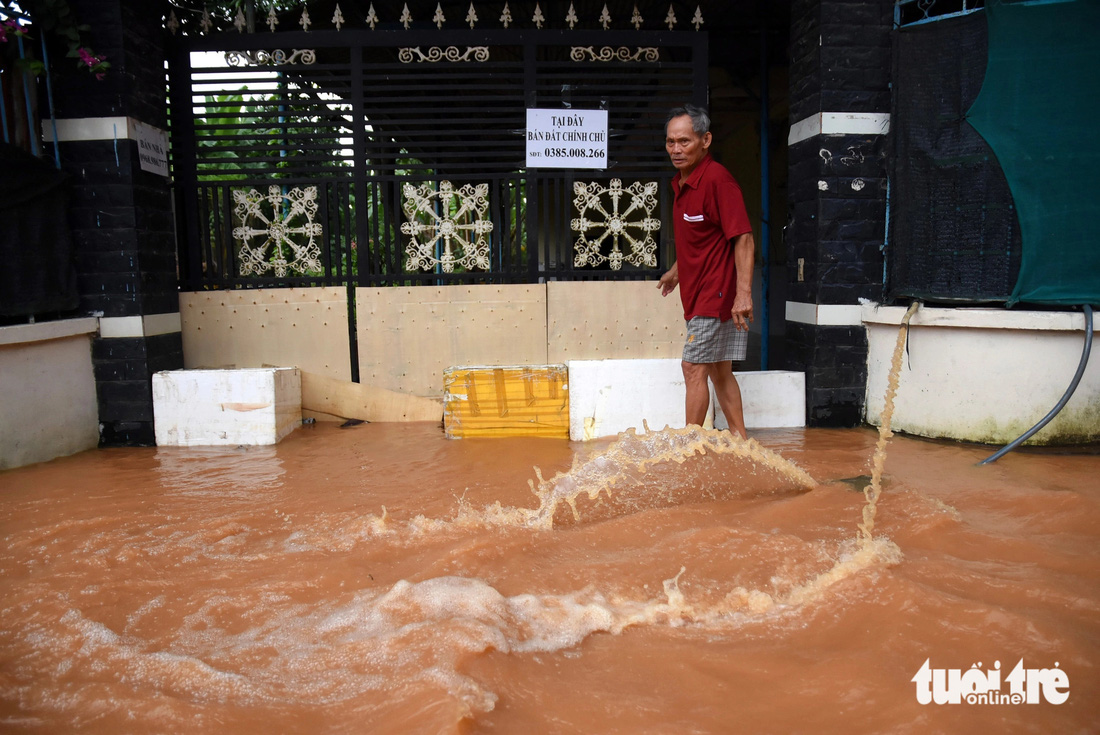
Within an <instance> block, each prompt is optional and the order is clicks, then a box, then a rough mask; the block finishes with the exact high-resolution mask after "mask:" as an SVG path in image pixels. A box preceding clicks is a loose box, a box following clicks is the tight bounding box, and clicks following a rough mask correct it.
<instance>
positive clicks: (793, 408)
mask: <svg viewBox="0 0 1100 735" xmlns="http://www.w3.org/2000/svg"><path fill="white" fill-rule="evenodd" d="M733 374H734V375H735V376H736V377H737V385H738V386H740V388H741V408H742V410H743V411H744V412H745V428H746V429H779V428H789V427H798V426H805V425H806V373H799V372H794V371H790V370H754V371H747V372H738V371H736V370H735V371H734V373H733ZM710 404H711V406H712V407H713V409H714V426H715V428H718V429H728V428H729V424H728V423H727V422H726V415H725V414H724V413H722V407H721V406H720V405H718V401H716V400H715V397H714V386H711V389H710Z"/></svg>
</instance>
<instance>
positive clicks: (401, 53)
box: [397, 46, 489, 64]
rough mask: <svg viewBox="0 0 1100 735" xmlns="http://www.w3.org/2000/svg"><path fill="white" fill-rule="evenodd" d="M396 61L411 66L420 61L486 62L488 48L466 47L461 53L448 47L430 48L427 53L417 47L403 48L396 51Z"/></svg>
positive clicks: (460, 50) (457, 49)
mask: <svg viewBox="0 0 1100 735" xmlns="http://www.w3.org/2000/svg"><path fill="white" fill-rule="evenodd" d="M397 59H398V61H400V62H401V63H402V64H411V63H413V62H421V61H428V62H436V61H470V59H473V60H474V61H488V60H489V47H488V46H467V47H466V50H465V51H463V50H462V49H460V48H458V47H457V46H448V47H447V48H442V47H441V46H432V47H430V48H429V49H428V53H424V52H423V51H421V50H420V47H419V46H413V47H404V48H400V49H398V50H397Z"/></svg>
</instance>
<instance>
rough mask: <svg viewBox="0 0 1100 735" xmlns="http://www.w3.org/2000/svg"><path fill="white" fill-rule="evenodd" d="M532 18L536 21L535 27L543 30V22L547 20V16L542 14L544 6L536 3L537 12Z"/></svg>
mask: <svg viewBox="0 0 1100 735" xmlns="http://www.w3.org/2000/svg"><path fill="white" fill-rule="evenodd" d="M531 20H533V21H534V22H535V27H536V28H538V29H539V30H540V31H541V30H542V24H543V23H545V22H546V17H545V16H544V15H543V14H542V8H540V7H539V4H538V3H537V2H536V3H535V14H534V15H532V16H531Z"/></svg>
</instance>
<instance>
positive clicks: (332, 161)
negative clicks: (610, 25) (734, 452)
mask: <svg viewBox="0 0 1100 735" xmlns="http://www.w3.org/2000/svg"><path fill="white" fill-rule="evenodd" d="M276 44H277V45H278V46H280V47H281V48H276V49H272V46H273V45H276ZM604 47H606V48H619V47H623V48H629V49H632V50H633V49H637V50H639V51H640V50H641V49H643V48H644V49H652V50H651V51H646V53H638V52H637V51H631V52H630V53H626V54H602V55H601V54H592V53H587V55H586V54H578V53H577V52H576V51H575V49H577V48H597V49H599V48H604ZM441 48H445V49H455V51H453V52H452V51H449V50H448V51H441V52H439V53H438V54H437V53H434V52H433V51H432V50H433V49H441ZM425 49H427V52H425V51H424V50H425ZM463 50H465V52H464V51H463ZM413 51H418V52H419V54H418V53H413ZM448 59H450V60H448ZM706 59H707V54H706V35H705V34H702V33H692V32H668V33H665V32H645V31H638V32H625V31H624V32H615V31H607V32H584V31H576V32H571V33H563V32H556V31H549V30H543V31H539V32H533V31H503V30H500V31H484V32H473V31H470V32H466V31H440V32H432V31H416V30H412V31H404V32H384V31H381V30H379V31H374V32H371V31H364V32H355V31H349V30H344V31H342V32H340V33H336V32H311V33H308V34H305V33H297V32H292V33H279V34H241V35H239V34H236V33H231V34H215V35H212V36H209V37H187V38H181V39H177V43H176V44H175V48H174V49H173V52H172V58H171V60H170V63H169V87H170V106H171V116H170V118H171V135H172V166H173V176H174V181H175V186H176V190H177V221H178V222H179V225H180V232H179V244H180V280H181V286H182V287H183V288H185V289H191V290H194V289H201V288H250V287H261V286H262V287H274V286H296V285H348V286H351V285H365V286H384V285H416V284H441V283H469V282H486V283H508V282H514V283H523V282H537V281H539V280H547V279H591V278H617V279H637V278H647V277H652V276H654V275H656V274H657V273H659V272H662V270H663V266H664V265H665V264H666V263H665V258H666V253H667V247H668V244H669V242H670V240H671V234H670V231H671V228H670V227H669V226H668V225H667V224H664V225H660V229H657V227H658V225H656V224H653V223H656V222H658V221H660V222H664V223H667V222H668V218H667V216H666V215H667V212H668V210H669V208H670V207H669V203H668V201H667V197H668V193H667V189H668V187H667V183H666V182H667V179H668V177H669V175H670V173H671V171H670V169H669V166H668V162H667V156H666V155H665V153H664V149H663V137H664V136H663V126H664V118H665V114H666V112H667V110H668V109H669V108H670V107H673V106H675V105H677V104H680V103H682V102H684V101H695V102H702V103H705V102H706V88H707V87H706V79H707V66H706ZM530 107H543V108H553V109H562V110H568V109H577V110H584V109H605V110H607V111H608V119H609V123H608V125H609V134H610V141H609V144H608V160H609V163H608V168H607V169H598V170H597V169H527V168H526V167H525V149H526V141H525V136H524V128H525V120H526V117H525V116H526V110H527V109H528V108H530ZM658 182H660V183H658ZM647 186H648V188H647ZM582 194H583V196H582ZM597 200H599V201H597ZM578 223H581V224H578ZM584 227H588V231H586V230H584V229H583V228H584ZM601 227H602V228H603V229H602V230H601ZM579 239H584V247H583V248H578V247H577V242H578V240H579ZM585 248H587V249H585ZM582 250H583V252H582ZM639 253H641V254H639Z"/></svg>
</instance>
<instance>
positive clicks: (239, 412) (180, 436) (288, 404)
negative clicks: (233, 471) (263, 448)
mask: <svg viewBox="0 0 1100 735" xmlns="http://www.w3.org/2000/svg"><path fill="white" fill-rule="evenodd" d="M301 423H302V376H301V373H299V372H298V368H282V367H279V368H241V369H235V370H169V371H164V372H159V373H156V374H154V375H153V426H154V432H155V434H156V440H157V446H162V447H194V446H212V445H233V446H236V445H242V444H243V445H254V444H277V443H278V442H279V440H280V439H282V438H283V437H285V436H286V435H287V434H289V433H290V432H292V431H294V429H296V428H297V427H298V426H300V425H301Z"/></svg>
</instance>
